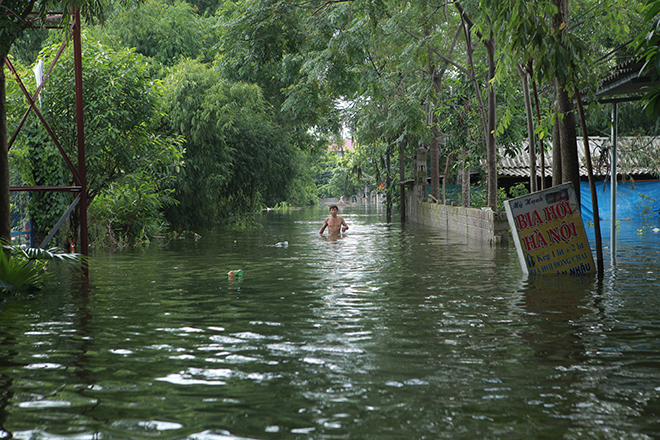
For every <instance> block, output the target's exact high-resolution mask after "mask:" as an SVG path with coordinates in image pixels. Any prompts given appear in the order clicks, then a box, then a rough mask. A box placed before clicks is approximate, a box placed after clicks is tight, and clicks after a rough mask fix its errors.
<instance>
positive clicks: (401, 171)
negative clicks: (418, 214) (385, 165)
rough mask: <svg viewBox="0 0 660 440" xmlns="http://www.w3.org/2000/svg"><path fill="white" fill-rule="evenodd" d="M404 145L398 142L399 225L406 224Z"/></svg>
mask: <svg viewBox="0 0 660 440" xmlns="http://www.w3.org/2000/svg"><path fill="white" fill-rule="evenodd" d="M406 139H407V138H406ZM405 181H406V144H405V142H399V198H400V199H401V202H400V203H399V206H400V207H401V208H400V209H401V212H400V214H401V223H405V222H406V184H405Z"/></svg>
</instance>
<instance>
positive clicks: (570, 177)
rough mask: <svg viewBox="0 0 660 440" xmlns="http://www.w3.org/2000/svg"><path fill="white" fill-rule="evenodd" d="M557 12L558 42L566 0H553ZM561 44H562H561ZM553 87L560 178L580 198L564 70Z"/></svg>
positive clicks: (565, 28)
mask: <svg viewBox="0 0 660 440" xmlns="http://www.w3.org/2000/svg"><path fill="white" fill-rule="evenodd" d="M554 3H555V6H557V13H556V14H555V15H554V16H553V17H552V26H553V28H554V29H555V32H557V33H558V34H559V38H560V44H562V40H563V38H564V37H565V35H566V33H567V32H568V17H569V13H568V0H554ZM562 45H563V44H562ZM555 78H556V81H555V87H556V93H557V110H558V112H559V114H560V115H561V116H562V119H561V124H560V126H559V128H560V129H559V138H560V139H561V141H560V142H561V180H562V182H564V183H566V182H573V186H574V187H575V195H576V196H577V199H578V200H580V165H579V163H578V152H577V141H576V139H575V138H576V136H577V132H576V128H575V112H574V109H573V100H572V99H571V98H570V97H569V95H568V90H567V89H566V87H567V78H566V75H565V72H564V71H557V72H556V73H555Z"/></svg>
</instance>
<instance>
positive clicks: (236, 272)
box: [227, 269, 243, 280]
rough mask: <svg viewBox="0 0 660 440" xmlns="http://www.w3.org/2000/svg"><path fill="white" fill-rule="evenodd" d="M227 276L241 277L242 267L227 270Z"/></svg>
mask: <svg viewBox="0 0 660 440" xmlns="http://www.w3.org/2000/svg"><path fill="white" fill-rule="evenodd" d="M227 278H229V279H230V280H235V279H243V269H238V270H230V271H229V272H227Z"/></svg>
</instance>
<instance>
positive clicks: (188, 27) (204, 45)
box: [90, 0, 217, 66]
mask: <svg viewBox="0 0 660 440" xmlns="http://www.w3.org/2000/svg"><path fill="white" fill-rule="evenodd" d="M214 23H215V21H212V20H211V19H210V18H204V17H201V16H200V15H199V14H197V13H196V12H195V9H194V7H193V6H192V5H191V4H190V3H187V2H185V1H181V0H176V1H166V0H147V1H145V2H144V3H138V4H135V5H134V6H132V7H130V8H127V9H120V10H118V11H116V13H115V14H113V15H112V16H110V17H109V18H108V20H107V22H106V23H105V24H104V25H103V26H97V27H95V28H93V29H90V31H91V32H90V36H92V37H93V38H96V39H98V40H99V41H101V42H103V43H104V44H106V45H108V46H111V47H114V48H115V49H116V50H118V51H121V50H123V49H124V48H127V47H131V48H135V52H137V53H139V54H142V55H144V56H146V57H149V58H152V59H154V60H155V61H157V62H158V63H160V64H162V65H164V66H172V65H174V64H177V63H178V62H179V61H180V60H181V58H198V57H200V58H201V59H203V60H205V61H207V62H208V61H212V59H213V55H212V48H213V47H214V46H216V44H217V42H216V37H215V33H214V31H213V29H212V26H213V24H214Z"/></svg>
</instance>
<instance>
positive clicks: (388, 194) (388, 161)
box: [385, 145, 392, 223]
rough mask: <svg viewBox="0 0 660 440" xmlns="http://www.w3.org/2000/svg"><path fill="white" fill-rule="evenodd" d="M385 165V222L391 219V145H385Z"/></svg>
mask: <svg viewBox="0 0 660 440" xmlns="http://www.w3.org/2000/svg"><path fill="white" fill-rule="evenodd" d="M385 166H386V168H387V174H386V176H385V182H386V184H387V188H386V190H385V191H386V192H385V207H386V217H387V223H390V222H391V221H392V146H391V145H390V146H389V147H387V151H386V152H385Z"/></svg>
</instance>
